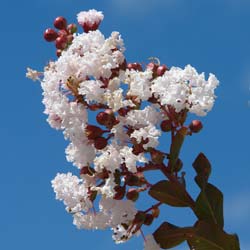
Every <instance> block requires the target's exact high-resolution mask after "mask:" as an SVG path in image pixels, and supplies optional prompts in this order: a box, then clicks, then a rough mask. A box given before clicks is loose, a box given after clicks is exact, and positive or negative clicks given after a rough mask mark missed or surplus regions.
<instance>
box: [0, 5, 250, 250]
mask: <svg viewBox="0 0 250 250" xmlns="http://www.w3.org/2000/svg"><path fill="white" fill-rule="evenodd" d="M90 8H95V9H97V10H101V11H103V12H104V14H105V19H104V21H103V23H102V25H101V31H102V32H103V33H104V34H105V35H106V36H109V34H110V33H111V32H112V31H113V30H117V31H119V32H121V34H122V36H123V38H124V41H125V46H126V48H127V50H126V56H127V59H128V61H135V60H137V61H139V62H145V61H147V58H148V57H150V56H156V57H158V58H159V59H160V60H161V62H162V63H165V64H167V65H168V66H180V67H184V66H185V65H186V64H191V65H192V66H194V67H195V68H196V69H197V70H198V71H199V72H203V71H204V72H206V73H207V75H208V73H209V72H213V73H214V74H215V75H216V76H217V77H218V79H219V80H220V86H219V88H218V89H217V91H216V95H217V96H218V98H217V100H216V102H215V106H214V108H213V110H212V111H211V112H210V113H209V114H208V115H207V116H206V117H204V118H203V119H202V121H203V124H204V129H203V130H202V131H201V133H200V134H198V135H194V136H192V137H190V138H188V140H187V141H186V142H185V144H184V147H183V151H182V154H181V157H182V159H183V160H184V164H185V165H184V167H185V170H186V171H187V182H188V183H189V182H193V177H194V171H193V170H192V169H191V163H192V162H193V160H194V159H195V157H196V155H197V154H198V153H199V152H200V151H202V152H204V153H205V154H206V155H207V157H208V158H209V159H210V161H211V163H212V166H213V173H212V176H211V182H212V183H214V184H215V185H217V186H218V187H219V188H220V189H221V190H222V191H223V193H224V198H225V222H226V224H225V229H226V231H228V232H232V233H233V232H236V233H238V235H239V237H240V241H241V249H242V250H250V238H249V232H250V184H249V179H250V172H249V167H250V147H249V141H250V131H249V128H250V88H249V86H250V28H249V23H250V15H249V13H250V1H248V0H204V1H200V0H151V1H150V0H102V1H101V0H98V1H97V0H96V1H95V0H81V1H80V0H71V1H69V0H67V1H66V0H32V1H31V0H23V1H18V0H8V1H7V0H2V1H1V15H0V21H1V39H0V45H1V56H0V58H1V60H0V65H1V67H0V72H1V86H2V87H1V93H2V97H1V99H0V102H1V105H0V111H1V114H2V118H1V123H0V127H1V129H0V133H1V144H0V148H1V151H0V152H1V174H0V197H1V205H0V249H3V250H14V249H24V250H33V249H35V250H44V249H46V250H49V249H60V250H68V249H71V250H72V249H94V250H103V249H107V250H118V249H119V250H130V249H132V250H140V249H142V238H141V237H139V238H135V239H133V240H131V242H129V243H126V244H123V245H115V244H114V243H113V241H112V239H111V232H110V231H105V232H99V231H96V232H92V231H78V230H77V229H76V228H75V227H74V226H73V225H72V218H71V216H69V215H68V214H67V213H66V212H65V211H64V206H63V204H62V203H61V202H58V201H56V200H55V199H54V193H53V191H52V188H51V185H50V181H51V179H53V178H54V176H55V175H56V173H57V172H68V171H72V170H73V169H74V168H73V167H72V166H71V165H70V164H69V163H67V162H66V159H65V154H64V149H65V147H66V145H67V142H65V141H64V139H63V136H62V134H61V133H60V132H57V131H54V130H52V129H51V128H50V127H49V125H48V124H47V123H46V121H45V119H46V117H45V115H43V113H42V112H43V105H42V103H41V99H42V96H41V93H42V92H41V88H40V86H39V84H34V83H33V82H31V81H30V80H28V79H26V78H25V71H26V67H27V66H30V67H32V68H36V69H38V70H42V69H43V66H44V65H45V63H46V62H48V60H49V59H51V58H55V56H54V47H53V46H52V45H51V44H48V43H46V42H44V41H43V31H44V29H45V28H47V27H50V26H52V22H53V20H54V18H55V17H56V16H60V15H63V16H65V17H67V18H68V19H69V20H70V21H76V18H75V16H76V14H77V13H78V12H79V11H82V10H88V9H90ZM189 189H190V191H191V193H192V194H193V195H194V196H195V195H197V189H196V188H195V187H194V185H193V184H192V185H191V184H190V186H189ZM175 210H176V209H169V212H168V214H167V215H166V218H167V219H168V220H169V221H170V222H172V223H175V224H177V225H190V224H192V223H193V222H194V217H193V216H191V214H190V213H189V212H187V211H184V212H181V211H177V212H176V211H175ZM177 249H179V250H186V249H187V248H185V247H184V246H182V247H181V248H177Z"/></svg>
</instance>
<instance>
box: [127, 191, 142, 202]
mask: <svg viewBox="0 0 250 250" xmlns="http://www.w3.org/2000/svg"><path fill="white" fill-rule="evenodd" d="M126 197H127V199H128V200H131V201H136V200H137V199H138V198H139V193H138V191H137V190H136V189H135V188H131V189H129V190H128V192H127V194H126Z"/></svg>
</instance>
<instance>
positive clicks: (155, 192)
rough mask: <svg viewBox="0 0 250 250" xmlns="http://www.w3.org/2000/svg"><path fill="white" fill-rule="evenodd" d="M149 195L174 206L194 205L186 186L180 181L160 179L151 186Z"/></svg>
mask: <svg viewBox="0 0 250 250" xmlns="http://www.w3.org/2000/svg"><path fill="white" fill-rule="evenodd" d="M149 195H150V196H152V197H153V198H155V199H156V200H158V201H160V202H162V203H166V204H168V205H170V206H174V207H190V206H192V205H193V202H192V200H190V197H189V196H188V194H187V192H186V190H185V188H184V187H183V186H182V185H181V184H179V183H178V182H170V181H159V182H158V183H156V184H155V185H153V186H152V187H151V188H150V190H149Z"/></svg>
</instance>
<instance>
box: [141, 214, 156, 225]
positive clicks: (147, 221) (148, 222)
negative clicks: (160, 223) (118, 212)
mask: <svg viewBox="0 0 250 250" xmlns="http://www.w3.org/2000/svg"><path fill="white" fill-rule="evenodd" d="M153 220H154V216H153V215H152V214H146V218H145V220H144V223H143V224H144V225H146V226H150V225H151V224H152V222H153Z"/></svg>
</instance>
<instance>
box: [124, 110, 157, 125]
mask: <svg viewBox="0 0 250 250" xmlns="http://www.w3.org/2000/svg"><path fill="white" fill-rule="evenodd" d="M161 120H162V118H161V114H160V113H159V111H157V110H156V109H155V108H153V107H151V106H147V107H145V108H144V109H142V110H131V111H130V112H128V114H127V115H126V117H125V119H124V123H125V124H127V125H130V126H133V127H135V128H141V127H146V126H148V125H150V124H153V125H156V124H158V123H159V122H160V121H161Z"/></svg>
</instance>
